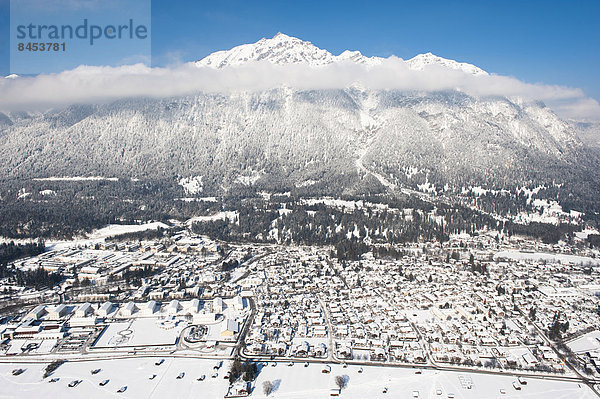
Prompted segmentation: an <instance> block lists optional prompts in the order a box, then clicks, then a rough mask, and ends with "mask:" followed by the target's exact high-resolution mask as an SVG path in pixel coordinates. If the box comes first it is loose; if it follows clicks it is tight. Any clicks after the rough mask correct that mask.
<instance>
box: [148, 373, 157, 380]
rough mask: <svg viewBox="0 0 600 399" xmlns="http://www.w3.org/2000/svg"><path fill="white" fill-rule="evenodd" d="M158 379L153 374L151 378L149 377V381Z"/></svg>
mask: <svg viewBox="0 0 600 399" xmlns="http://www.w3.org/2000/svg"><path fill="white" fill-rule="evenodd" d="M155 378H156V374H152V375H151V376H150V377H148V379H149V380H153V379H155Z"/></svg>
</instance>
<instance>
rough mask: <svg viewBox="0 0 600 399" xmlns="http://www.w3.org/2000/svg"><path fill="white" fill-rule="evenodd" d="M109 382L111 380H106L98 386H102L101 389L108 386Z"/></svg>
mask: <svg viewBox="0 0 600 399" xmlns="http://www.w3.org/2000/svg"><path fill="white" fill-rule="evenodd" d="M108 381H110V380H104V381H100V383H99V384H98V385H100V386H101V387H103V386H105V385H106V384H108Z"/></svg>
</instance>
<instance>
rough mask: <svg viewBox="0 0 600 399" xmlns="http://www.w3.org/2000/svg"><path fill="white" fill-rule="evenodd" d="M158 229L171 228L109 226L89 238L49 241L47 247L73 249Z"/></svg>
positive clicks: (140, 225) (143, 225) (139, 225)
mask: <svg viewBox="0 0 600 399" xmlns="http://www.w3.org/2000/svg"><path fill="white" fill-rule="evenodd" d="M158 228H161V229H168V228H169V226H168V225H166V224H164V223H161V222H149V223H144V224H109V225H108V226H106V227H103V228H101V229H98V230H94V231H93V232H91V233H90V234H89V235H88V237H87V238H80V239H76V240H73V241H52V240H49V241H47V242H46V247H47V249H63V248H68V247H71V246H73V245H87V244H93V243H97V242H102V241H104V240H105V239H106V238H108V237H111V236H115V235H119V234H125V233H137V232H140V231H146V230H157V229H158Z"/></svg>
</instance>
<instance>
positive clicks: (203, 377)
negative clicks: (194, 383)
mask: <svg viewBox="0 0 600 399" xmlns="http://www.w3.org/2000/svg"><path fill="white" fill-rule="evenodd" d="M205 378H206V376H205V375H204V374H202V375H201V376H200V377H198V378H197V380H198V381H204V379H205Z"/></svg>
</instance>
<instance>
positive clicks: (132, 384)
mask: <svg viewBox="0 0 600 399" xmlns="http://www.w3.org/2000/svg"><path fill="white" fill-rule="evenodd" d="M157 360H158V358H137V359H121V360H101V361H84V362H68V363H65V364H63V365H62V366H60V367H59V368H58V369H57V370H56V371H55V372H54V374H53V375H52V376H51V377H49V378H47V379H46V380H42V374H43V369H44V367H45V364H16V363H14V364H0V397H6V398H13V397H19V398H39V397H44V398H61V399H67V398H103V397H123V398H178V399H184V398H207V399H211V398H222V397H223V396H224V394H225V392H226V391H227V386H228V383H227V381H226V380H224V379H223V375H224V374H225V373H226V371H227V370H228V369H229V362H227V361H226V362H224V364H223V367H222V368H221V369H220V370H219V376H218V377H217V378H211V377H210V376H211V374H212V372H213V366H214V365H215V364H216V362H217V361H215V360H205V359H183V358H175V359H170V358H167V359H165V362H164V363H163V364H161V365H160V366H156V365H155V362H156V361H157ZM15 368H24V369H26V371H25V372H24V373H23V374H21V375H19V376H13V375H12V373H11V372H12V370H13V369H15ZM98 368H99V369H101V371H100V372H99V373H98V374H96V375H92V374H91V373H90V371H91V370H93V369H98ZM360 368H361V367H359V366H349V367H348V368H342V366H341V365H332V370H331V373H330V374H323V373H321V365H319V364H310V365H309V366H308V367H303V365H302V364H295V365H294V366H292V367H288V366H287V364H286V363H279V364H277V366H276V367H271V366H270V365H267V366H265V367H263V368H262V370H261V372H260V374H259V377H258V379H257V381H256V384H255V385H254V388H255V389H254V391H253V393H252V397H257V398H264V397H265V395H264V394H263V390H262V385H263V382H264V381H267V380H268V381H271V382H273V383H274V385H275V387H276V389H275V392H274V393H273V394H271V395H270V396H269V397H270V398H289V399H292V398H298V399H300V398H302V399H306V398H311V399H312V398H327V397H329V389H330V388H332V387H334V386H335V385H334V378H335V376H337V375H340V376H345V378H346V380H347V387H346V388H345V389H344V391H343V392H342V395H341V397H342V398H351V399H364V398H412V397H413V392H415V391H418V394H419V396H418V397H419V398H447V397H448V394H454V397H455V398H456V399H463V398H465V399H467V398H468V399H470V398H472V399H486V398H494V399H495V398H499V397H501V398H527V399H538V398H539V399H545V398H552V399H567V398H568V399H573V398H581V399H585V398H590V399H591V398H595V397H596V396H595V394H594V393H593V392H592V391H591V390H590V389H589V388H588V387H587V386H585V385H583V384H578V383H575V382H562V381H553V380H542V379H533V378H527V379H526V380H527V382H528V383H527V385H523V386H522V389H521V390H520V391H516V390H515V389H514V388H513V387H512V383H513V381H516V378H514V377H510V376H497V375H487V374H474V373H457V372H449V371H433V370H424V371H423V373H422V374H415V371H414V369H404V368H383V367H367V366H363V367H362V369H363V370H364V372H363V373H359V372H358V370H359V369H360ZM180 373H185V374H184V376H183V378H181V379H177V376H178V375H179V374H180ZM153 374H156V377H155V378H154V379H152V380H150V379H149V377H151V376H152V375H153ZM202 374H204V375H206V379H205V380H204V381H197V378H198V377H199V376H200V375H202ZM50 378H60V379H59V381H57V382H54V383H49V382H48V380H49V379H50ZM106 379H108V380H109V382H108V384H106V385H105V386H104V387H102V386H99V385H98V384H99V383H100V382H101V381H103V380H106ZM73 380H82V382H81V383H80V384H79V385H78V386H76V387H73V388H70V387H68V384H69V383H70V382H71V381H73ZM461 381H462V384H461ZM465 382H466V383H465ZM468 383H470V384H471V385H472V387H471V388H470V389H468V388H466V387H463V386H466V385H468ZM124 386H126V387H127V389H126V390H125V392H123V393H120V394H118V393H116V391H117V390H118V389H119V388H121V387H124ZM383 388H387V389H388V392H387V393H385V394H384V393H383V392H382V391H383ZM438 390H439V391H441V394H439V395H438ZM501 390H504V391H505V392H506V393H505V394H502V393H501Z"/></svg>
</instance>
